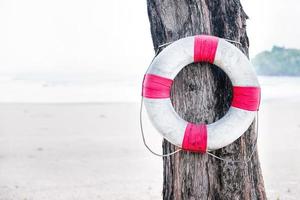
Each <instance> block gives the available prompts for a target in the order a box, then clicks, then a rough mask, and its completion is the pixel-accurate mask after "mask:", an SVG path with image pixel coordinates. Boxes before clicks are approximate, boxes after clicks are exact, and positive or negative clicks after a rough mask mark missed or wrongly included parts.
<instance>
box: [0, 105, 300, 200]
mask: <svg viewBox="0 0 300 200" xmlns="http://www.w3.org/2000/svg"><path fill="white" fill-rule="evenodd" d="M138 107H139V105H138V104H137V103H111V104H110V103H102V104H93V103H86V104H75V103H73V104H68V103H65V104H0V111H1V112H0V200H25V199H26V200H56V199H58V200H62V199H63V200H69V199H70V200H71V199H72V200H73V199H74V200H76V199H89V200H94V199H120V200H121V199H122V200H124V199H130V200H134V199H139V200H142V199H160V198H161V190H162V161H161V158H158V157H154V156H152V155H151V154H150V153H148V152H147V151H146V149H145V148H144V146H143V144H142V140H141V137H140V132H139V124H138ZM299 110H300V103H299V102H292V101H289V103H286V102H284V101H268V102H263V105H262V109H261V112H260V118H259V119H260V123H259V127H260V129H259V152H260V158H261V165H262V169H263V175H264V179H265V184H266V189H267V194H268V197H269V199H297V197H299V196H300V156H299V155H300V145H298V141H300V114H299V112H298V111H299ZM146 128H148V127H147V125H146ZM150 132H151V131H150ZM147 134H150V135H148V136H150V137H151V139H150V140H149V143H150V144H151V146H152V147H153V148H154V149H155V150H157V151H159V150H160V146H161V143H160V137H159V136H158V135H157V134H155V135H151V133H149V131H148V133H147Z"/></svg>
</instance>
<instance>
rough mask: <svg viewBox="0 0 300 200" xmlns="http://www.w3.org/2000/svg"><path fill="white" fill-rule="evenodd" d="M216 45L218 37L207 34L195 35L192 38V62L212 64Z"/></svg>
mask: <svg viewBox="0 0 300 200" xmlns="http://www.w3.org/2000/svg"><path fill="white" fill-rule="evenodd" d="M217 47H218V38H217V37H214V36H209V35H197V36H195V40H194V62H208V63H211V64H213V63H214V60H215V55H216V51H217Z"/></svg>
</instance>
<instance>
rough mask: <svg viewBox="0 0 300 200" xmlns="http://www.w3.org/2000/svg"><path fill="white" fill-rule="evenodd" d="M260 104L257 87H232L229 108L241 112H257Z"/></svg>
mask: <svg viewBox="0 0 300 200" xmlns="http://www.w3.org/2000/svg"><path fill="white" fill-rule="evenodd" d="M259 104H260V88H259V87H242V86H234V87H233V98H232V102H231V106H233V107H236V108H240V109H243V110H249V111H257V110H258V108H259Z"/></svg>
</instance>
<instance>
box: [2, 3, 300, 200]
mask: <svg viewBox="0 0 300 200" xmlns="http://www.w3.org/2000/svg"><path fill="white" fill-rule="evenodd" d="M241 2H242V4H243V7H244V10H245V11H246V13H247V14H248V16H249V20H248V21H247V31H248V36H249V40H250V58H251V61H252V63H253V64H254V66H255V68H256V70H257V73H258V74H259V80H260V83H261V85H262V104H261V110H260V115H259V116H260V117H259V120H260V122H259V139H258V143H259V153H260V160H261V166H262V169H263V175H264V179H265V186H266V190H267V195H268V197H269V198H270V199H297V197H298V196H300V184H299V183H300V170H299V169H300V158H299V154H300V147H299V145H297V141H299V139H300V114H299V110H300V78H299V75H300V50H299V49H300V40H299V39H298V37H297V36H299V35H300V28H299V27H298V26H297V25H296V24H297V19H299V18H300V12H298V8H299V6H300V2H298V1H297V0H287V1H285V2H282V1H279V0H252V1H247V0H242V1H241ZM229 39H230V38H229ZM153 56H154V51H153V47H152V41H151V35H150V26H149V22H148V17H147V8H146V2H145V1H138V0H135V1H117V0H111V1H96V0H86V1H80V0H73V1H71V0H59V1H58V0H52V1H38V0H27V1H21V0H0V91H1V95H0V199H1V200H2V199H3V200H7V199H14V200H15V199H141V198H142V199H159V198H160V197H161V190H162V160H161V159H160V158H156V157H153V156H152V155H151V154H150V153H148V152H147V151H146V149H145V148H144V147H143V144H142V140H141V137H140V133H139V124H138V112H139V101H140V94H141V81H142V78H143V74H144V72H145V70H146V68H147V66H148V65H149V63H150V61H151V60H152V58H153ZM151 128H152V127H151V125H149V124H147V123H146V129H147V133H148V135H147V138H148V140H149V143H150V146H152V148H154V149H155V150H156V151H158V152H160V151H161V138H160V136H159V135H158V134H156V133H154V132H155V131H154V130H152V129H151ZM53 197H55V198H53Z"/></svg>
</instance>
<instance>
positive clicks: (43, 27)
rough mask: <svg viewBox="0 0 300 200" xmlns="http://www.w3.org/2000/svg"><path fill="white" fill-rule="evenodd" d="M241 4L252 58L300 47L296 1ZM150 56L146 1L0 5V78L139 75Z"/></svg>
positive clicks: (7, 1) (30, 0) (5, 0)
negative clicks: (26, 74)
mask: <svg viewBox="0 0 300 200" xmlns="http://www.w3.org/2000/svg"><path fill="white" fill-rule="evenodd" d="M242 3H243V5H244V9H245V10H246V12H247V14H248V15H249V17H250V19H249V20H248V35H249V38H250V45H251V47H250V55H251V57H253V56H254V55H255V54H256V53H258V52H260V51H263V50H266V49H270V48H271V47H272V45H274V44H276V45H281V46H286V47H295V48H300V40H299V39H298V36H299V35H300V28H299V26H298V21H299V19H300V12H299V6H300V2H299V1H297V0H285V1H279V0H242ZM152 56H153V50H152V42H151V37H150V30H149V22H148V18H147V9H146V1H145V0H131V1H121V0H119V1H117V0H110V1H99V0H51V1H41V0H26V1H24V0H0V73H6V72H8V73H9V72H18V73H23V72H48V71H49V72H67V73H68V72H78V73H82V72H97V71H99V72H103V71H105V72H111V73H114V72H120V73H126V72H127V73H131V72H138V73H142V72H144V70H145V68H146V66H147V65H148V64H149V62H150V60H151V58H152Z"/></svg>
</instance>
